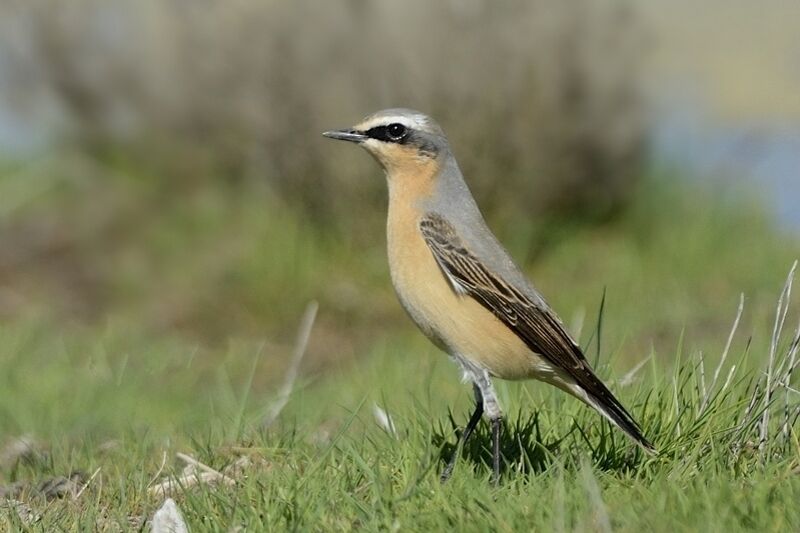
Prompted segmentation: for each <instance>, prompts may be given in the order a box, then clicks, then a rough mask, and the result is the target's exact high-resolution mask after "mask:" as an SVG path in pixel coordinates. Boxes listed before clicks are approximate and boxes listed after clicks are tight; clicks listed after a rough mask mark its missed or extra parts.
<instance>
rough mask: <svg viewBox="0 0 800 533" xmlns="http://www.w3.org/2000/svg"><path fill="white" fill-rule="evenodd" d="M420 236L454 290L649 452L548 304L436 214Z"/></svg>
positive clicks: (422, 223)
mask: <svg viewBox="0 0 800 533" xmlns="http://www.w3.org/2000/svg"><path fill="white" fill-rule="evenodd" d="M420 230H421V231H422V235H423V237H424V239H425V241H426V242H427V244H428V247H429V248H430V249H431V252H432V253H433V256H434V258H435V259H436V262H437V263H438V264H439V267H440V268H441V270H442V272H443V274H444V275H445V277H446V278H447V279H448V281H449V283H450V285H451V286H452V287H453V290H454V291H455V292H456V293H458V294H461V295H463V296H468V297H471V298H474V299H475V300H476V301H478V302H479V303H480V304H481V305H483V306H484V307H485V308H486V309H488V310H489V311H491V312H492V313H493V314H494V315H495V316H496V317H497V318H498V319H500V320H501V321H502V322H503V323H504V324H505V325H506V326H508V328H509V329H511V330H512V331H513V332H514V333H515V334H516V335H517V336H518V337H519V338H520V339H522V341H523V342H525V344H526V345H527V346H528V347H529V348H530V349H531V351H533V352H534V353H536V354H539V355H540V356H542V357H543V358H545V359H546V360H547V361H549V362H550V363H551V364H552V365H553V366H555V367H556V368H559V369H561V370H562V371H563V372H564V373H565V374H567V375H568V376H570V377H571V378H572V379H573V380H575V382H576V383H577V384H578V385H579V386H580V387H581V388H582V389H583V390H584V391H585V392H586V393H587V394H588V395H589V396H590V398H591V399H593V400H594V401H595V402H597V403H598V404H599V405H598V406H597V407H598V409H600V410H601V411H604V412H605V414H606V415H607V416H609V417H610V418H611V419H612V420H613V421H615V422H616V423H617V424H618V425H619V426H620V427H621V428H622V429H623V430H624V431H626V432H628V433H629V434H630V435H631V436H632V437H633V438H634V439H635V440H637V441H639V443H640V444H643V445H644V446H645V447H646V448H650V447H651V446H650V445H649V443H647V441H646V440H645V439H644V437H643V436H642V435H641V432H640V430H639V427H638V425H637V424H636V422H635V421H634V419H633V417H631V415H630V414H628V412H627V411H626V410H625V408H624V407H623V406H622V404H620V403H619V401H618V400H617V399H616V398H615V397H614V395H613V394H612V393H611V391H609V390H608V388H607V387H606V386H605V385H604V384H603V383H602V382H601V381H600V380H599V379H598V378H597V376H595V374H594V372H593V371H592V369H591V367H590V366H589V364H588V362H587V361H586V357H585V356H584V355H583V353H582V352H581V349H580V347H579V346H578V345H577V344H576V343H575V341H573V340H572V338H571V337H570V336H569V334H568V333H567V332H566V330H565V329H564V326H563V325H562V324H561V321H560V320H559V319H558V317H557V316H556V315H555V313H553V311H552V310H550V308H548V307H547V305H546V304H544V303H538V304H537V303H536V302H534V301H533V300H532V299H531V298H529V297H527V296H526V295H525V294H524V293H523V292H522V291H520V290H518V289H517V288H515V287H513V286H511V285H510V284H508V283H507V282H505V281H504V280H503V279H502V278H500V277H499V276H497V275H495V274H493V273H492V272H491V271H490V270H489V269H488V268H487V267H486V265H485V264H484V263H483V262H481V261H480V260H479V259H478V258H477V257H476V256H475V255H474V254H473V253H472V252H470V250H469V249H468V248H467V246H466V245H465V244H464V243H463V242H462V240H461V238H460V237H459V236H458V234H457V233H456V231H455V228H454V227H453V226H452V225H451V224H450V223H449V222H447V221H446V220H445V219H444V218H442V217H441V216H440V215H438V214H436V213H429V214H427V215H426V216H425V217H424V218H423V219H422V220H421V221H420Z"/></svg>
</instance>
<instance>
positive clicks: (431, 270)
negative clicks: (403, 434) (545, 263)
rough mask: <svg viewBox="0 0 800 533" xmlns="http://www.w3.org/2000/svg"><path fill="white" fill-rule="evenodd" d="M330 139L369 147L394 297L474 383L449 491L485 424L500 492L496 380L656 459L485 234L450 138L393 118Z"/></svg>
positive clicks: (412, 116)
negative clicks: (564, 400)
mask: <svg viewBox="0 0 800 533" xmlns="http://www.w3.org/2000/svg"><path fill="white" fill-rule="evenodd" d="M323 135H324V136H325V137H329V138H331V139H336V140H341V141H349V142H353V143H356V144H358V145H360V146H362V147H363V148H365V149H366V150H367V152H369V153H370V154H371V155H372V156H373V157H374V158H375V159H376V160H377V161H378V163H379V164H380V165H381V166H382V167H383V170H384V172H385V174H386V181H387V183H388V191H389V204H388V216H387V224H386V228H387V229H386V232H387V235H386V237H387V240H386V242H387V250H388V259H389V271H390V275H391V279H392V284H393V286H394V289H395V292H396V294H397V297H398V299H399V301H400V303H401V305H402V306H403V308H404V309H405V310H406V312H407V314H408V315H409V316H410V317H411V319H412V321H413V322H414V323H415V324H416V325H417V326H418V328H419V329H420V330H421V331H422V333H423V334H424V335H425V336H426V337H428V338H429V339H430V340H431V341H432V342H433V344H435V345H436V346H437V347H438V348H440V349H441V350H442V351H444V352H445V353H447V354H448V355H449V356H450V357H451V358H452V359H453V360H455V362H456V363H457V364H458V366H459V367H460V369H461V371H462V373H463V377H464V380H465V381H470V382H472V385H473V392H474V395H475V410H474V412H473V413H472V416H471V417H470V419H469V421H468V422H467V425H466V427H465V428H464V431H463V432H462V433H461V435H460V436H459V438H458V442H457V443H456V451H455V453H454V454H453V455H452V456H451V458H450V460H449V461H448V463H447V465H446V466H445V468H444V469H443V471H442V473H441V475H440V478H441V481H442V482H444V481H447V479H448V478H449V477H450V476H451V474H452V471H453V467H454V466H455V462H456V460H457V457H458V455H459V453H460V450H461V449H462V447H463V445H464V443H465V442H466V441H467V439H468V438H469V437H470V435H471V434H472V432H473V430H474V429H475V427H476V426H477V424H478V423H479V422H480V420H481V418H482V417H483V416H484V415H485V416H486V417H487V418H488V421H489V423H490V425H491V433H492V435H491V438H492V480H493V482H494V483H495V484H496V483H498V480H499V477H500V433H501V428H502V419H503V411H502V409H501V406H500V402H499V401H498V398H497V394H496V392H495V389H494V386H493V383H492V380H493V379H494V378H497V379H504V380H525V379H536V380H539V381H542V382H545V383H548V384H551V385H554V386H556V387H558V388H559V389H561V390H563V391H565V392H567V393H569V394H571V395H572V396H575V397H577V398H578V399H579V400H581V401H583V402H584V403H585V404H587V405H589V406H590V407H592V408H594V409H595V410H597V411H598V412H599V413H600V414H602V415H603V416H604V417H605V418H607V419H608V420H609V421H610V422H611V423H612V424H613V425H614V426H616V427H618V428H619V429H620V430H622V432H623V433H625V434H626V435H627V436H628V437H630V438H631V439H632V440H633V442H635V443H636V444H638V445H639V446H640V447H641V448H643V449H644V450H645V451H646V452H648V453H655V448H654V447H653V445H652V444H651V443H650V442H649V441H648V440H647V438H646V437H645V436H644V434H643V433H642V430H641V429H640V426H639V424H638V423H637V422H636V420H635V419H634V418H633V416H631V414H630V413H629V412H628V411H627V410H626V409H625V407H624V406H623V405H622V404H621V403H620V402H619V400H617V398H616V397H615V396H614V395H613V394H612V392H611V391H610V390H609V389H608V387H607V386H606V385H605V384H604V383H603V382H602V381H601V380H600V379H599V378H598V377H597V375H596V374H595V373H594V371H593V370H592V368H591V367H590V365H589V363H588V361H587V360H586V357H585V355H584V354H583V352H582V351H581V348H580V346H579V345H578V343H577V342H575V340H573V338H572V337H571V336H570V334H569V333H568V332H567V330H566V328H565V327H564V326H563V324H562V322H561V320H560V319H559V317H558V315H557V314H556V313H555V312H554V311H553V310H552V309H551V307H550V306H549V305H548V304H547V302H546V301H545V300H544V298H543V297H542V295H541V294H540V293H539V291H537V290H536V289H535V288H534V286H533V284H532V283H531V282H530V281H528V279H527V278H526V277H525V275H524V274H523V273H522V270H521V269H520V268H519V267H518V266H517V265H516V264H515V263H514V261H513V260H512V258H511V256H510V255H509V253H508V252H507V251H506V250H505V248H504V247H503V245H502V244H500V242H499V241H498V240H497V238H496V237H495V236H494V234H493V233H492V232H491V230H490V229H489V228H488V226H487V225H486V222H485V220H484V218H483V215H482V214H481V212H480V210H479V208H478V205H477V204H476V202H475V200H474V198H473V196H472V194H471V192H470V190H469V187H468V186H467V183H466V182H465V180H464V177H463V176H462V173H461V170H460V169H459V166H458V163H457V161H456V158H455V156H454V155H453V152H452V150H451V148H450V143H449V142H448V140H447V137H446V136H445V133H444V131H443V130H442V128H441V127H440V126H439V125H438V124H437V123H436V122H435V121H434V120H433V119H432V118H431V117H429V116H427V115H425V114H423V113H421V112H419V111H414V110H411V109H404V108H394V109H385V110H382V111H378V112H376V113H373V114H372V115H369V116H367V117H366V118H365V119H363V120H362V121H361V122H359V123H358V124H356V125H355V126H353V127H351V128H346V129H338V130H332V131H326V132H324V133H323Z"/></svg>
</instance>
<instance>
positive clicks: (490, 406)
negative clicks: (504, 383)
mask: <svg viewBox="0 0 800 533" xmlns="http://www.w3.org/2000/svg"><path fill="white" fill-rule="evenodd" d="M474 378H475V385H476V386H477V387H478V389H479V390H480V392H481V396H482V397H483V405H484V408H485V409H486V416H487V417H489V421H490V422H491V424H492V482H493V483H494V484H495V485H496V484H497V483H498V482H499V481H500V428H501V426H502V424H503V412H502V411H501V410H500V403H499V402H498V401H497V394H496V393H495V392H494V386H492V380H491V378H489V373H488V372H487V371H485V370H483V371H481V372H479V373H477V374H476V375H474Z"/></svg>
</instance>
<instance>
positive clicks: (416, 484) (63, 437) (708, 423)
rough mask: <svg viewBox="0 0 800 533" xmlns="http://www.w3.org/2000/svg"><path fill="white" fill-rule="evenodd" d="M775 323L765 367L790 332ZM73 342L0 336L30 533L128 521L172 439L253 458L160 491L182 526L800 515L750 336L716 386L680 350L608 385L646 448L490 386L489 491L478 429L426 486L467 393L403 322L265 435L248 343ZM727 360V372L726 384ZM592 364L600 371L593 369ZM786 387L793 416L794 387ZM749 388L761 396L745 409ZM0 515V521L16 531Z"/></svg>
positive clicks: (778, 416) (793, 461) (220, 456)
mask: <svg viewBox="0 0 800 533" xmlns="http://www.w3.org/2000/svg"><path fill="white" fill-rule="evenodd" d="M793 318H796V317H793ZM606 319H608V317H606ZM790 329H791V328H790V325H789V324H787V326H786V331H784V333H783V334H782V336H781V338H780V342H779V343H778V347H779V349H778V356H777V359H776V362H775V366H780V365H779V363H780V361H781V360H783V359H782V358H784V357H786V355H787V354H788V353H789V352H790V351H791V348H792V344H791V343H792V342H796V335H797V332H796V331H789V330H790ZM740 335H741V333H740ZM78 337H79V336H75V337H72V338H69V339H67V338H54V337H53V336H51V335H49V334H48V333H47V328H43V327H40V326H30V327H22V326H19V327H12V328H6V329H5V331H4V332H3V336H2V342H1V343H0V345H2V348H1V350H2V353H1V354H0V360H2V361H3V372H2V378H0V391H1V392H0V405H2V406H3V408H2V412H0V428H2V433H3V434H4V435H35V438H36V439H37V440H38V442H39V443H40V448H39V449H38V451H37V452H36V453H33V454H31V455H30V456H28V457H26V458H24V459H23V460H21V461H19V462H18V463H16V464H14V465H8V464H7V465H4V467H5V468H6V471H5V472H4V477H6V478H7V481H8V482H12V481H18V482H23V483H28V485H27V488H26V489H25V490H24V491H23V493H22V494H21V495H19V496H17V498H18V499H19V500H21V501H25V502H26V503H27V505H29V506H30V507H31V508H32V509H33V510H34V512H35V513H37V514H38V515H39V516H40V519H39V520H38V521H37V522H35V523H33V524H32V525H29V527H31V528H32V529H34V530H39V529H44V530H59V529H60V530H86V529H92V528H94V527H99V528H101V529H103V528H109V530H113V528H114V527H116V525H115V524H119V525H122V526H123V528H126V527H129V525H130V524H135V526H133V527H134V529H135V528H136V527H139V526H138V524H141V523H142V522H141V521H142V520H143V519H144V518H147V517H150V516H152V513H153V512H154V511H155V509H156V508H157V507H158V506H159V505H160V503H161V501H162V497H161V496H158V495H153V494H150V493H149V492H148V487H149V486H151V485H152V484H153V483H154V481H155V480H159V479H160V478H161V477H164V476H170V475H171V476H178V475H180V471H181V468H182V467H183V465H182V464H181V463H180V461H177V460H175V459H174V457H175V453H176V452H183V453H188V454H190V455H192V456H193V457H195V458H197V459H198V460H200V461H202V462H203V463H205V464H207V465H210V466H211V467H213V468H215V469H218V470H221V471H224V470H225V467H226V466H228V465H230V464H232V463H234V462H235V461H237V460H241V458H242V457H248V458H249V460H250V464H249V466H246V467H245V468H244V470H243V471H242V472H241V473H240V474H239V475H237V484H236V485H235V486H211V485H201V486H196V487H192V488H187V489H186V490H178V491H177V492H176V494H174V495H173V496H174V497H175V498H176V500H177V501H178V503H179V506H180V507H181V509H182V511H183V513H184V515H185V518H186V519H187V521H188V522H189V524H190V525H191V526H192V527H194V528H195V530H211V531H229V530H230V528H231V527H233V526H236V525H241V526H244V527H245V530H269V529H300V530H306V529H311V530H331V529H333V530H351V529H366V530H386V529H390V530H431V529H445V528H447V529H452V528H456V529H460V530H475V531H479V530H486V529H496V530H502V531H510V530H516V529H525V530H529V529H531V528H533V529H540V530H555V531H566V530H587V529H589V530H595V529H596V530H605V529H606V526H609V527H611V528H612V529H614V530H620V531H638V530H641V529H642V528H648V529H650V530H653V531H674V530H676V529H677V530H714V531H722V530H725V531H739V530H754V531H764V530H775V531H786V530H796V529H797V528H798V527H800V508H798V506H797V505H796V502H797V499H798V497H800V475H798V464H800V463H798V460H799V459H800V445H799V443H798V441H797V434H796V433H791V434H790V435H789V438H788V439H787V438H785V436H784V435H783V433H782V423H783V420H784V415H783V410H784V401H785V399H786V398H787V396H786V395H787V392H786V389H785V388H784V387H782V386H776V387H775V393H774V397H773V401H772V402H770V409H769V411H770V413H771V418H770V421H769V433H768V439H767V440H766V441H765V447H764V449H763V450H759V439H758V427H757V423H758V421H759V420H761V413H762V412H763V410H764V399H763V391H764V389H765V377H764V376H763V373H762V372H761V371H762V370H764V369H763V368H759V367H760V363H759V360H760V359H762V358H761V357H759V355H760V354H757V353H752V351H750V350H746V351H742V352H740V353H731V354H730V355H729V358H730V359H729V362H728V364H726V367H725V368H724V369H723V371H722V372H721V374H720V375H721V378H720V379H719V380H718V382H717V384H716V386H715V387H713V388H711V381H712V375H713V369H714V368H713V365H710V363H709V366H707V367H706V368H705V372H704V373H701V372H700V370H699V366H698V363H699V359H698V358H695V357H688V356H687V354H686V353H685V352H684V351H683V350H681V349H680V348H678V353H677V354H676V356H677V357H679V358H683V360H682V361H679V362H678V363H677V364H676V365H675V366H674V368H673V369H672V370H666V369H664V368H663V366H662V365H660V364H657V363H656V362H655V361H656V359H651V362H650V363H648V364H647V365H646V366H645V367H644V368H642V369H641V370H640V371H639V373H638V374H637V375H636V376H635V377H634V379H633V381H632V383H630V384H628V385H625V386H622V385H620V384H619V383H617V384H616V385H615V386H614V389H615V390H616V391H617V392H618V393H619V395H620V396H621V398H622V399H623V401H624V403H626V404H627V405H629V406H630V407H631V408H632V410H633V412H634V413H636V415H637V417H638V418H639V419H640V420H641V422H642V425H643V428H644V430H645V432H646V433H647V434H648V435H649V436H650V437H651V438H652V439H653V440H654V442H655V444H656V446H657V447H658V449H659V450H660V453H659V455H658V456H656V457H648V456H646V455H644V454H643V453H642V452H641V451H639V450H638V448H636V447H634V446H633V445H631V444H630V443H629V442H628V441H627V440H626V439H624V438H623V437H622V436H621V434H620V433H618V432H617V431H615V430H613V429H612V428H611V427H610V426H609V425H608V424H607V423H605V422H602V421H601V420H600V418H599V417H598V416H597V415H596V414H594V413H593V412H591V411H590V410H589V409H587V408H585V407H583V406H582V405H581V404H579V403H578V402H577V401H574V400H572V399H570V398H567V397H565V395H564V394H562V393H560V392H557V391H555V390H554V389H551V388H549V387H546V386H543V385H538V384H508V383H499V389H498V392H499V395H500V397H501V399H502V400H503V404H504V405H505V406H506V407H507V410H508V413H509V414H508V417H507V419H506V426H505V433H504V437H503V442H502V449H503V454H504V458H505V465H504V470H503V474H502V481H501V483H500V486H498V487H494V486H492V485H491V483H490V482H489V464H490V463H489V459H490V458H489V452H488V450H487V445H488V442H489V440H488V430H487V428H486V427H485V425H484V424H482V425H481V426H480V427H479V428H480V429H479V431H478V432H477V433H476V435H475V436H474V437H473V439H472V440H471V441H470V443H469V444H468V446H466V448H465V450H464V454H463V457H462V459H461V461H460V462H459V464H458V465H457V467H456V471H455V473H454V475H453V478H452V479H451V481H450V482H449V483H447V484H446V485H441V484H440V483H439V481H438V472H439V471H440V470H441V468H442V467H443V464H444V462H445V461H446V460H447V458H448V457H449V456H450V454H451V453H452V452H453V444H454V441H455V430H456V426H458V425H461V424H463V423H464V421H465V420H466V418H467V416H468V414H469V410H470V407H471V405H470V402H471V400H470V397H469V396H470V394H469V389H468V387H466V386H464V385H460V384H459V383H458V381H457V379H456V374H457V373H456V371H455V368H454V366H453V365H452V364H451V363H450V362H449V361H447V360H446V358H445V357H443V356H441V355H440V354H438V353H436V352H435V351H434V350H433V349H431V348H430V347H428V346H427V344H426V341H424V340H423V339H420V338H419V337H418V336H416V335H415V336H399V337H389V338H386V339H384V342H382V343H379V344H377V345H376V346H375V347H374V348H373V350H372V351H371V353H369V354H367V356H366V357H365V358H364V360H363V362H362V364H360V365H357V366H354V367H350V366H347V367H342V368H339V369H338V370H333V371H330V372H329V373H328V374H327V375H325V376H324V377H322V376H318V377H317V378H316V379H309V378H306V379H301V380H300V382H299V383H298V384H297V386H296V388H295V390H294V392H293V395H292V397H291V399H290V402H289V404H288V405H287V407H286V408H285V410H284V411H283V412H282V413H281V416H280V418H279V420H278V423H277V424H275V425H274V426H272V427H271V428H269V429H267V430H261V429H260V428H259V423H260V420H261V418H262V416H263V414H264V408H265V406H267V405H268V404H269V402H270V401H271V396H270V394H268V393H266V392H260V393H257V392H256V391H254V390H253V387H252V380H251V378H252V376H253V374H254V373H258V372H259V371H260V369H261V367H262V366H263V364H264V358H265V357H266V356H267V354H265V353H264V352H263V350H261V351H258V350H232V351H226V352H219V353H215V354H211V359H213V360H215V361H216V362H217V364H215V365H212V366H203V365H201V364H199V363H198V359H197V357H196V353H197V351H196V350H193V349H191V347H190V346H186V345H181V344H180V343H179V342H160V343H149V342H148V343H143V342H141V341H137V340H135V339H130V338H126V337H125V335H119V334H116V333H114V332H106V333H105V334H103V335H102V336H101V338H100V339H97V338H93V337H91V336H87V337H86V338H83V339H81V338H78ZM720 341H722V342H723V343H724V339H720ZM719 349H720V350H722V344H720V345H719ZM208 357H209V356H208V355H206V356H204V358H208ZM762 360H763V359H762ZM134 361H135V362H134ZM730 364H736V365H737V366H736V368H737V369H738V370H734V373H733V374H732V375H731V378H730V380H727V377H728V368H729V367H730ZM600 372H601V373H602V374H603V375H604V376H605V377H606V378H607V379H610V378H611V377H612V376H609V375H608V374H609V369H608V366H607V365H605V364H602V365H601V366H600ZM702 375H705V386H704V385H703V382H702ZM781 376H782V375H781ZM781 376H779V375H777V374H776V375H775V376H773V379H772V381H773V386H774V384H775V383H779V382H781V379H783V378H782V377H781ZM726 382H727V386H726V384H725V383H726ZM704 388H705V389H706V392H705V393H704V392H703V390H704ZM759 391H761V392H760V393H759ZM759 394H760V395H759ZM789 394H790V396H788V398H789V400H790V402H791V409H792V413H793V415H794V414H796V411H795V410H796V409H797V408H798V395H797V394H796V393H795V395H794V396H791V393H789ZM754 395H755V396H756V399H757V400H758V402H757V404H756V406H755V407H754V408H753V409H752V410H751V412H750V413H749V414H745V411H746V409H747V406H748V404H749V403H750V401H751V399H752V398H753V397H754ZM706 397H707V398H708V399H709V400H708V406H707V407H706V409H705V410H704V411H702V412H701V411H700V405H701V404H702V403H703V398H706ZM375 405H378V406H380V407H381V408H383V409H384V410H385V411H386V412H387V413H389V416H391V418H392V420H393V423H394V427H395V431H396V434H391V433H390V432H388V431H387V430H385V429H384V428H382V427H381V426H380V425H379V424H378V422H377V421H376V418H375V416H374V414H373V409H374V406H375ZM451 409H452V411H451ZM795 422H796V421H795ZM794 429H795V430H796V423H795V425H794ZM165 458H166V464H164V462H165ZM74 471H80V472H82V473H83V474H84V477H83V479H84V480H85V479H87V478H88V476H89V475H90V474H91V473H94V472H97V474H96V475H95V477H94V478H93V479H92V481H91V482H90V483H89V485H88V486H87V488H86V490H85V491H84V492H83V493H82V494H81V495H80V497H78V498H72V497H70V496H67V497H65V498H62V499H55V500H52V501H49V502H47V501H46V500H45V498H44V497H43V496H41V495H39V494H38V493H37V491H36V490H35V486H36V484H37V483H41V482H42V481H43V480H46V479H48V478H51V477H54V476H67V475H69V474H70V473H71V472H74ZM4 512H5V511H4ZM5 513H6V514H5V517H4V518H3V519H4V520H5V523H6V526H7V527H9V528H11V529H16V528H24V524H23V523H22V522H20V521H19V520H18V519H17V518H16V514H14V513H7V512H5Z"/></svg>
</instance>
